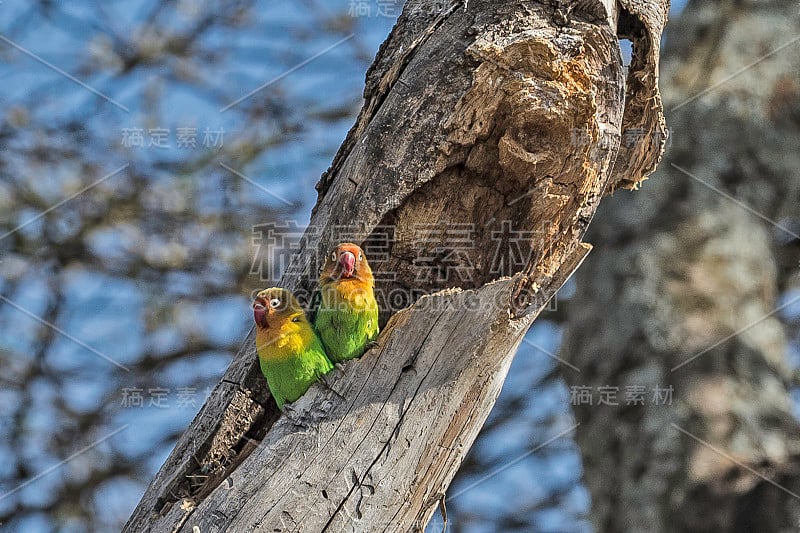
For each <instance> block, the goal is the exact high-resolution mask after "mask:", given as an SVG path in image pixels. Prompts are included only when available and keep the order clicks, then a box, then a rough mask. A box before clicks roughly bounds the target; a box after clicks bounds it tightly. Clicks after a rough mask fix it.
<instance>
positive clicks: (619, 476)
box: [562, 0, 800, 532]
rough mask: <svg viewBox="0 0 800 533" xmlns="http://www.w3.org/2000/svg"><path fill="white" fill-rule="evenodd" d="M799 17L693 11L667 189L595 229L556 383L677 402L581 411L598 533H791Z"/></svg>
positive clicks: (795, 464)
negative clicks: (787, 294) (668, 394)
mask: <svg viewBox="0 0 800 533" xmlns="http://www.w3.org/2000/svg"><path fill="white" fill-rule="evenodd" d="M797 15H798V13H797V2H795V1H788V0H787V1H775V2H738V1H717V2H708V1H706V0H703V1H702V2H700V1H698V2H693V3H690V4H689V6H688V7H687V9H686V11H685V12H684V14H683V15H682V16H681V18H680V20H679V21H677V22H676V23H673V24H671V25H670V30H669V31H668V33H667V37H666V43H667V45H666V48H665V54H664V80H665V85H664V87H665V88H664V91H665V107H666V109H667V110H668V119H669V120H668V122H669V124H670V128H671V145H670V147H669V148H668V150H667V155H666V157H665V162H664V163H662V165H661V168H662V170H661V171H659V174H661V175H660V176H658V177H656V178H655V179H653V180H652V181H651V182H650V181H649V182H647V183H646V184H645V186H644V187H643V190H642V191H640V192H639V193H637V194H635V195H630V194H620V195H617V196H616V197H615V198H613V199H612V200H609V201H608V202H604V205H603V207H602V208H601V212H600V213H599V214H598V217H597V220H596V221H595V224H593V227H592V231H591V232H590V237H591V240H592V241H593V242H595V244H597V248H598V253H596V254H593V255H592V258H591V260H589V261H587V264H586V265H585V266H584V268H582V269H581V271H580V273H579V275H578V283H577V285H578V287H579V290H578V293H577V294H576V296H575V299H574V300H573V301H572V302H571V303H570V316H569V322H568V326H567V329H566V332H565V338H564V346H563V350H562V357H564V358H565V359H566V360H568V361H569V362H570V363H572V364H574V365H576V366H577V367H578V368H580V370H581V372H580V374H575V373H571V372H565V374H564V375H565V377H566V378H567V379H568V380H569V381H570V383H571V385H576V386H589V387H592V389H593V390H595V391H596V390H597V387H600V386H616V387H620V390H622V391H624V390H625V387H626V386H643V387H645V388H646V390H647V391H648V395H649V394H651V391H652V390H653V389H654V387H656V386H659V387H661V388H667V387H669V386H672V387H674V393H673V394H674V397H673V403H672V405H671V406H665V405H653V402H652V401H651V398H648V401H647V404H646V405H644V406H626V405H625V402H624V398H620V400H621V401H620V402H619V403H620V404H621V405H619V406H617V407H613V406H606V405H603V406H598V405H596V402H595V405H593V406H589V405H579V406H576V408H575V412H576V417H577V419H578V422H580V424H581V425H580V426H579V427H578V430H577V436H576V438H577V441H578V443H579V445H580V447H581V450H582V454H583V457H584V467H585V479H586V483H587V485H588V487H589V490H590V492H591V494H592V500H593V505H592V509H593V511H592V518H593V521H594V524H595V527H596V528H597V530H598V531H748V532H749V531H765V532H766V531H796V530H797V529H796V528H797V526H798V523H800V522H799V520H800V496H798V495H800V477H798V474H799V473H800V427H798V422H797V419H796V418H795V417H794V416H793V406H792V401H791V399H790V396H789V392H788V389H789V387H790V386H792V382H793V380H792V376H791V372H790V369H789V368H788V367H787V362H786V357H785V355H786V350H787V338H786V337H787V336H786V332H785V329H784V326H783V325H782V324H781V321H780V317H781V314H782V313H781V311H779V310H778V308H779V306H781V305H784V304H785V303H787V301H790V300H779V295H780V293H781V291H782V290H785V289H786V288H788V287H791V286H792V285H795V286H797V281H798V279H799V278H798V268H797V265H798V258H799V256H800V253H798V252H800V239H799V238H798V237H797V234H798V233H800V232H798V229H799V228H800V225H798V224H797V222H798V221H800V201H799V200H800V180H798V171H797V169H798V168H800V154H798V151H797V146H799V145H800V120H799V118H800V112H799V111H798V110H800V84H799V82H798V76H797V73H798V71H800V55H798V53H797V46H798V45H797V44H796V43H795V44H792V45H789V46H787V47H786V48H785V49H779V47H781V46H783V45H785V44H786V43H787V42H790V41H791V39H792V38H793V37H795V36H797V35H798V33H800V24H799V23H798V16H797ZM775 50H778V51H777V52H775V53H772V54H770V52H773V51H775ZM766 54H769V55H768V56H767V57H764V56H765V55H766ZM759 58H763V59H762V60H761V61H759V62H758V63H756V64H755V65H753V66H752V67H751V68H749V69H747V70H744V71H743V72H741V73H739V74H737V75H736V76H733V77H730V75H731V74H732V73H736V72H737V71H739V70H740V69H742V67H744V66H746V65H748V64H750V63H752V62H753V61H754V60H756V59H759ZM729 77H730V79H728V78H729ZM726 79H728V81H724V80H726ZM720 82H722V83H721V84H719V85H718V86H717V84H718V83H720ZM709 87H713V88H712V89H711V90H709V91H708V92H706V93H704V94H703V95H702V96H701V97H700V98H694V99H693V97H694V96H695V95H698V94H699V93H701V92H702V91H704V90H706V89H707V88H709ZM673 165H677V166H673ZM681 169H683V170H686V171H688V172H690V173H691V174H693V175H694V176H696V177H697V178H699V179H701V180H703V181H705V182H707V183H708V184H710V185H711V186H713V187H714V188H716V189H718V190H717V191H715V190H713V189H712V188H710V187H709V186H706V185H704V184H702V183H700V182H699V181H698V180H697V179H695V178H692V177H690V176H688V175H687V174H685V173H684V172H683V171H682V170H681ZM718 191H721V192H718ZM725 195H729V196H731V197H734V198H736V199H737V200H738V201H740V202H744V203H745V204H746V205H747V206H748V208H744V207H742V206H741V205H739V204H737V203H736V202H735V201H732V200H731V199H730V198H728V197H726V196H725ZM749 209H751V210H752V211H751V210H749ZM754 212H755V213H754ZM756 213H757V214H756ZM763 217H766V218H768V219H771V220H772V221H775V223H777V224H778V226H780V227H778V226H776V225H775V224H773V223H772V222H769V221H767V220H764V218H763ZM792 220H793V221H794V223H792ZM787 230H788V231H787ZM698 354H700V355H699V356H698V357H697V358H696V359H694V360H691V361H690V358H692V357H694V356H697V355H698ZM689 361H690V362H689ZM701 441H703V442H701ZM759 474H760V475H761V476H764V477H765V478H766V479H764V477H761V476H760V475H759ZM773 483H774V484H773ZM775 484H777V485H780V486H776V485H775Z"/></svg>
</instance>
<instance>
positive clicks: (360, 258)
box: [358, 252, 364, 261]
mask: <svg viewBox="0 0 800 533" xmlns="http://www.w3.org/2000/svg"><path fill="white" fill-rule="evenodd" d="M362 259H364V256H363V255H362V254H361V252H359V253H358V260H359V261H361V260H362Z"/></svg>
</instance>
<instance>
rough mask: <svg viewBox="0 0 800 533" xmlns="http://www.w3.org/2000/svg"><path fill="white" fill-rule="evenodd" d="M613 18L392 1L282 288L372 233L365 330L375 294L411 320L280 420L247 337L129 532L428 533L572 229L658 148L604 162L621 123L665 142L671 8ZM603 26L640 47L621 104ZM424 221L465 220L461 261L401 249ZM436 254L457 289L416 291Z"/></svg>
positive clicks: (593, 7)
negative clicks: (375, 255)
mask: <svg viewBox="0 0 800 533" xmlns="http://www.w3.org/2000/svg"><path fill="white" fill-rule="evenodd" d="M626 5H628V3H627V2H623V3H622V6H626ZM629 7H630V10H629V11H628V10H623V11H621V12H618V6H617V5H616V4H614V3H612V2H600V1H579V2H517V1H514V2H511V1H496V0H483V1H476V0H471V1H470V2H469V3H468V4H467V3H464V2H456V3H454V4H452V5H450V6H449V7H446V8H445V9H444V10H442V9H439V8H435V7H432V4H431V3H430V2H422V1H410V2H407V3H406V6H405V8H404V12H403V14H402V16H401V17H400V19H399V21H398V23H397V25H396V27H395V28H394V30H393V32H392V34H391V35H390V36H389V38H388V40H387V41H386V42H385V43H384V44H383V46H382V47H381V50H380V51H379V53H378V56H377V58H376V59H375V62H374V64H373V66H372V67H371V69H370V71H369V72H368V74H367V80H366V90H365V94H364V107H363V109H362V111H361V113H360V115H359V117H358V119H357V122H356V124H355V125H354V127H353V128H352V130H351V131H350V133H349V134H348V137H347V139H346V140H345V142H344V144H343V145H342V147H341V149H340V151H339V153H338V154H337V156H336V158H335V159H334V162H333V165H332V167H331V168H330V169H329V170H328V172H326V174H325V175H324V176H323V177H322V179H321V180H320V183H319V185H318V190H319V199H318V202H317V205H316V206H315V208H314V211H313V214H312V219H311V225H310V228H312V229H311V230H309V231H308V232H307V233H306V235H305V237H304V239H303V241H302V243H301V246H300V249H299V251H298V252H297V254H296V256H295V260H294V262H293V266H292V267H290V268H289V270H288V271H287V274H286V275H285V276H284V278H283V279H282V285H283V286H286V287H288V288H290V289H292V290H298V291H299V290H304V291H308V290H311V289H312V288H313V284H314V278H316V270H315V266H316V265H318V264H319V263H318V262H317V259H318V258H319V257H321V256H320V254H321V253H323V254H324V253H326V252H327V250H328V249H329V247H330V246H331V245H332V244H334V243H336V242H338V241H339V240H340V239H341V232H342V227H346V228H347V231H348V239H350V240H353V241H355V242H370V241H371V240H374V239H378V238H383V237H386V235H385V233H386V231H387V228H388V232H389V235H388V238H387V242H388V244H387V249H386V253H385V257H383V258H382V260H381V261H378V262H377V264H375V265H373V267H374V269H375V270H376V271H378V272H383V273H386V272H391V273H393V276H391V277H387V276H384V277H379V281H378V286H377V292H378V296H379V300H381V302H380V303H382V304H383V305H382V311H383V313H382V320H383V321H386V320H387V319H388V318H389V316H390V315H391V308H390V307H389V301H388V299H387V298H388V297H387V295H398V294H399V295H401V296H402V298H401V300H402V301H401V302H400V303H401V304H402V305H404V306H410V307H408V308H407V309H404V310H402V311H400V312H398V313H396V314H395V315H394V316H393V317H391V320H389V322H388V324H387V325H386V326H385V327H384V331H383V332H382V334H381V336H380V338H379V340H378V343H377V346H375V347H374V348H373V349H371V350H370V351H369V352H368V353H367V354H365V355H364V357H363V358H361V359H360V360H357V361H353V362H350V363H348V364H346V365H345V366H344V371H343V373H342V372H337V374H336V375H334V376H332V377H331V379H329V380H327V384H318V385H315V386H314V387H313V388H312V389H311V390H310V391H309V392H308V393H307V394H306V395H305V396H304V397H303V398H302V399H301V400H300V401H298V402H296V404H295V405H293V406H292V413H291V414H290V415H289V416H283V417H279V413H278V412H277V411H276V408H275V406H274V403H273V402H272V401H271V399H270V398H269V394H268V392H267V391H266V389H265V384H264V380H263V378H262V377H261V376H260V374H259V370H258V365H257V363H256V357H255V353H254V345H253V340H252V338H248V339H247V341H246V342H245V343H244V345H243V347H242V350H241V352H240V353H239V354H238V356H237V357H236V359H235V360H234V361H233V363H232V364H231V366H230V368H229V369H228V371H227V373H226V375H225V377H224V379H223V380H222V381H221V382H220V384H219V385H218V386H217V387H216V388H215V390H214V392H213V393H212V395H211V397H210V398H209V400H208V402H207V403H206V405H205V406H204V407H203V409H202V410H201V412H200V413H199V414H198V416H197V417H196V419H195V420H194V422H193V423H192V425H191V427H190V428H189V429H188V430H187V431H186V433H184V435H183V436H182V437H181V439H180V440H179V442H178V444H177V445H176V447H175V450H174V451H173V452H172V454H171V455H170V457H169V458H168V459H167V461H166V463H165V464H164V466H163V467H162V468H161V470H160V471H159V473H158V474H157V475H156V477H155V479H154V480H153V482H152V483H151V485H150V486H149V487H148V489H147V491H146V493H145V495H144V496H143V498H142V500H141V502H140V503H139V505H138V507H137V508H136V510H135V511H134V513H133V516H132V517H131V519H130V521H129V523H128V524H127V526H126V531H137V532H139V531H193V530H194V531H197V529H196V528H199V530H200V531H202V532H206V531H223V530H231V531H251V530H255V531H323V530H324V531H408V530H416V529H422V528H423V527H424V525H425V523H426V522H427V520H428V519H429V517H430V515H431V514H432V512H433V511H434V509H435V507H436V506H437V504H438V502H439V500H440V499H442V495H443V494H444V492H445V491H446V490H447V486H448V484H449V482H450V480H451V479H452V477H453V475H454V474H455V471H456V469H457V468H458V466H459V464H460V463H461V461H462V460H463V458H464V455H465V454H466V452H467V451H468V449H469V447H470V446H471V444H472V442H473V440H474V439H475V436H476V435H477V433H478V431H479V430H480V427H481V425H482V424H483V422H484V420H485V418H486V416H487V415H488V413H489V411H490V409H491V407H492V405H493V403H494V400H495V398H496V396H497V394H498V393H499V391H500V387H501V385H502V382H503V379H504V378H505V373H506V371H507V369H508V365H509V363H510V361H511V359H512V357H513V353H514V351H515V349H516V347H517V345H518V343H519V342H520V340H521V338H522V336H523V335H524V333H525V331H526V330H527V328H528V327H529V325H530V323H531V322H532V321H533V319H534V318H535V316H536V315H537V314H538V312H539V310H540V309H541V307H542V306H543V305H544V304H545V303H546V301H547V299H548V298H549V297H550V296H552V294H554V292H555V291H556V290H557V289H558V287H560V286H561V284H563V282H564V281H565V280H566V279H567V278H568V277H569V275H571V273H572V272H573V271H574V270H575V269H576V268H577V267H578V265H579V264H580V262H581V261H582V259H583V257H584V256H585V255H586V253H587V252H588V249H589V246H588V245H586V244H584V243H582V242H581V235H582V234H583V232H584V230H585V228H586V225H587V224H588V221H589V219H590V218H591V217H592V215H593V213H594V210H595V208H596V206H597V204H598V202H599V199H600V197H601V196H602V194H603V192H604V191H605V190H610V189H613V188H617V187H620V186H630V185H631V184H634V183H637V182H638V181H641V180H642V179H644V177H645V176H646V175H647V174H648V173H649V172H650V171H651V170H652V169H653V168H654V166H655V164H656V162H657V160H658V158H659V157H660V153H661V150H662V145H663V142H661V141H659V142H656V143H655V144H653V143H642V144H641V146H638V147H632V148H631V149H630V150H626V151H625V152H624V153H620V154H619V156H618V155H617V152H618V147H619V141H620V137H621V132H622V130H623V128H626V127H636V128H645V129H646V131H647V132H648V134H652V133H662V132H663V127H664V125H663V117H662V115H661V105H660V99H659V96H658V91H657V87H656V80H657V67H658V43H659V39H660V34H661V28H662V26H663V23H664V19H665V13H666V11H667V6H666V2H665V1H655V0H653V1H650V2H644V1H638V2H633V1H631V2H630V6H629ZM620 13H624V17H623V18H624V20H625V25H626V28H627V29H626V31H630V32H632V34H635V35H633V36H634V37H635V38H636V39H638V41H639V42H640V43H641V48H640V52H638V53H641V54H642V56H641V57H639V58H638V59H637V62H636V63H635V65H636V66H635V68H633V69H631V71H630V72H629V77H628V79H629V83H628V90H627V92H626V91H625V86H626V84H625V80H624V79H623V68H622V62H621V57H620V50H619V46H618V36H617V34H616V20H617V17H618V16H620V17H622V15H620ZM645 101H646V102H649V105H647V106H644V107H642V106H641V105H640V103H641V102H645ZM628 104H630V105H631V106H633V107H631V108H629V107H628ZM623 113H624V117H623ZM576 132H578V133H579V134H580V139H581V140H582V142H580V143H576V142H572V141H573V140H574V139H575V137H576ZM659 139H663V137H659ZM615 160H616V162H615ZM623 174H624V176H623ZM354 221H355V222H357V226H354V225H353V223H354ZM505 221H508V222H513V229H514V230H515V231H518V232H521V234H523V235H525V236H526V237H525V238H524V239H522V240H521V241H520V240H519V239H518V240H517V241H515V243H514V245H515V246H520V247H521V248H522V254H523V255H524V256H525V257H527V259H526V261H524V262H523V263H522V264H520V265H512V264H511V263H504V264H503V265H504V268H502V269H499V270H498V269H495V268H492V265H493V259H495V258H496V256H497V254H498V253H500V254H503V253H508V252H509V249H510V246H511V244H510V243H509V242H508V240H502V239H500V240H498V239H497V238H496V235H493V232H495V234H496V232H498V231H500V230H501V229H502V228H503V227H504V226H503V222H505ZM431 222H436V223H438V224H439V225H440V226H442V225H443V226H444V227H445V228H451V227H454V226H456V225H468V226H470V227H471V228H472V229H471V234H470V239H471V242H472V246H471V247H470V250H469V252H468V253H467V254H461V255H458V254H456V255H455V256H453V255H452V254H449V253H448V252H450V251H452V250H449V249H448V248H447V242H446V240H445V241H442V240H441V239H439V238H438V237H437V235H438V234H437V233H436V231H435V230H430V233H429V234H428V235H426V237H427V238H425V239H422V240H421V241H420V240H418V239H415V238H414V232H415V228H417V226H418V225H419V224H420V223H431ZM437 239H438V240H437ZM443 256H447V257H451V262H450V263H447V264H443V263H441V261H440V262H439V263H437V265H438V267H439V268H440V269H444V270H449V271H456V272H459V273H460V274H462V275H460V276H459V278H458V279H457V280H454V279H452V278H448V277H447V276H444V277H440V276H433V277H429V276H425V275H424V272H425V269H424V268H423V266H421V265H420V263H419V262H418V261H417V260H416V259H417V258H419V257H433V258H434V259H435V261H434V263H436V260H440V259H441V257H443ZM453 258H454V259H453ZM453 261H454V262H453ZM425 268H427V267H425ZM465 273H467V274H468V275H463V274H465ZM453 286H456V287H455V288H453ZM424 294H425V295H427V296H422V297H420V296H421V295H424ZM403 298H405V299H404V300H403ZM392 303H393V304H394V305H397V303H398V302H397V300H396V299H395V300H392Z"/></svg>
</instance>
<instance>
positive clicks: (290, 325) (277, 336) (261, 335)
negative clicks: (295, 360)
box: [256, 322, 314, 361]
mask: <svg viewBox="0 0 800 533" xmlns="http://www.w3.org/2000/svg"><path fill="white" fill-rule="evenodd" d="M306 326H307V327H301V326H300V324H298V323H295V322H286V323H284V324H281V325H280V326H279V327H276V328H269V329H259V330H258V332H257V333H256V349H257V350H258V357H259V358H260V359H263V360H265V361H276V360H285V359H288V358H290V357H296V356H297V355H299V354H302V353H303V352H305V351H306V350H307V349H308V347H309V346H311V342H312V340H313V334H314V332H313V330H312V329H311V327H308V325H306Z"/></svg>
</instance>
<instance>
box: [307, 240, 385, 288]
mask: <svg viewBox="0 0 800 533" xmlns="http://www.w3.org/2000/svg"><path fill="white" fill-rule="evenodd" d="M334 281H359V282H362V283H367V284H369V285H370V286H372V285H374V283H375V281H374V278H373V276H372V269H371V268H370V267H369V263H368V262H367V256H366V254H364V250H362V249H361V247H359V246H358V245H356V244H353V243H351V242H344V243H342V244H339V245H337V246H336V247H334V248H333V250H331V252H330V253H329V254H328V256H327V257H326V258H325V264H324V265H323V267H322V270H321V271H320V274H319V283H320V285H325V284H327V283H330V282H334Z"/></svg>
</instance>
